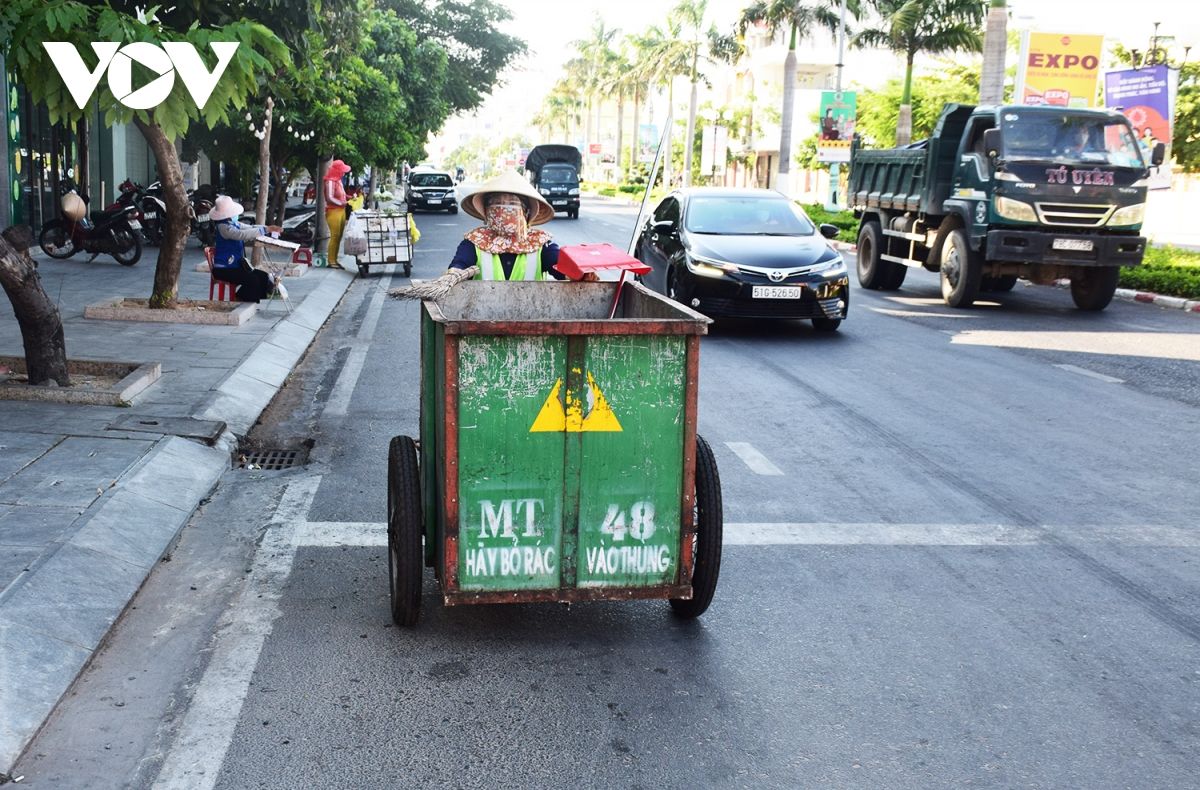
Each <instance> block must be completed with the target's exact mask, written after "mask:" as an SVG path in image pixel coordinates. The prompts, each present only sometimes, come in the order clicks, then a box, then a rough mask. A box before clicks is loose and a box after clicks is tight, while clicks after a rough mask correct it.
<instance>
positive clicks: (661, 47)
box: [641, 18, 690, 189]
mask: <svg viewBox="0 0 1200 790" xmlns="http://www.w3.org/2000/svg"><path fill="white" fill-rule="evenodd" d="M681 32H682V31H681V27H680V25H679V23H678V21H677V20H674V19H670V18H668V20H667V25H666V27H659V26H657V25H656V26H654V27H651V28H650V29H649V30H648V31H646V33H645V34H644V35H643V36H642V37H641V42H642V46H644V48H645V52H644V54H645V65H644V68H645V70H644V72H643V78H644V79H645V81H646V82H648V83H649V84H650V85H652V86H655V87H665V88H666V89H667V113H668V116H669V117H671V118H672V119H673V118H674V111H675V78H676V77H679V76H682V75H684V74H687V73H688V69H689V61H688V56H689V51H690V50H689V48H688V45H687V43H686V42H684V41H682V40H681V39H680V36H681ZM671 124H674V120H672V121H671ZM665 131H666V134H665V135H664V138H663V139H664V141H665V142H664V148H665V150H664V151H663V185H664V186H666V187H667V188H668V189H670V187H671V129H670V125H668V126H667V127H666V129H665Z"/></svg>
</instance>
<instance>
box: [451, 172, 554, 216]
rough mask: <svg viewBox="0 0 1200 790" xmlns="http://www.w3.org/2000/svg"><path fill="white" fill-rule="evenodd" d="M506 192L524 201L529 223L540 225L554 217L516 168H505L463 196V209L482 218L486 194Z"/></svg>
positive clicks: (541, 198) (542, 199)
mask: <svg viewBox="0 0 1200 790" xmlns="http://www.w3.org/2000/svg"><path fill="white" fill-rule="evenodd" d="M498 192H506V193H508V194H510V195H516V196H517V197H519V198H521V199H522V200H524V201H525V213H526V215H528V222H529V224H530V225H541V224H542V223H544V222H549V221H550V220H552V219H554V209H553V208H551V207H550V204H549V203H547V202H546V199H545V198H544V197H542V196H541V195H539V194H538V192H537V190H536V189H534V188H533V185H532V184H530V183H529V182H528V181H527V180H526V179H525V177H524V176H522V175H521V174H520V173H518V172H517V171H516V170H506V171H504V172H503V173H501V174H500V175H498V176H496V177H495V178H493V179H492V180H491V181H488V182H487V183H486V184H484V185H483V186H481V187H479V188H478V189H476V190H475V191H474V192H472V193H471V194H470V195H467V197H465V198H463V200H462V208H463V211H465V212H467V213H468V214H470V215H471V216H472V217H474V218H475V219H484V209H485V208H486V207H485V205H484V201H485V199H486V198H487V196H488V195H494V194H496V193H498Z"/></svg>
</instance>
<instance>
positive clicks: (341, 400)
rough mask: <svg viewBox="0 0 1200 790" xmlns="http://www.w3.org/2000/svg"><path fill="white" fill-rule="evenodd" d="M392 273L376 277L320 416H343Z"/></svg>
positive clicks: (355, 384) (359, 372)
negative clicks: (370, 295)
mask: <svg viewBox="0 0 1200 790" xmlns="http://www.w3.org/2000/svg"><path fill="white" fill-rule="evenodd" d="M392 274H393V273H392V272H388V273H387V274H385V275H384V276H383V279H381V280H380V281H379V285H378V286H376V289H375V295H374V296H373V297H371V305H370V306H369V307H368V308H367V314H366V316H365V317H364V318H363V322H362V326H360V327H359V328H358V333H357V334H356V335H355V337H354V341H355V342H354V347H353V348H351V349H350V354H349V356H347V357H346V364H344V365H342V372H341V373H339V374H338V377H337V381H336V382H334V385H333V389H332V390H331V391H330V393H329V400H328V401H326V403H325V409H324V411H323V412H322V416H323V417H325V418H329V417H345V416H346V411H347V410H348V409H349V408H350V396H351V395H353V394H354V388H355V386H357V384H358V377H359V376H360V375H361V374H362V369H363V365H364V364H365V363H366V361H367V352H368V351H369V350H370V348H371V338H372V337H374V335H375V326H376V324H378V323H379V313H380V312H381V311H382V310H383V303H384V301H385V300H386V299H387V292H388V286H390V285H391V284H392Z"/></svg>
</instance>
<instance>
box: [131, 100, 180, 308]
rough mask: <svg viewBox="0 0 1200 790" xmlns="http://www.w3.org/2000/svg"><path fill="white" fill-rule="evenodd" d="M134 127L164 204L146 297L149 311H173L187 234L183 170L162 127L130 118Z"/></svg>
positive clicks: (177, 293)
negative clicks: (164, 214) (155, 166)
mask: <svg viewBox="0 0 1200 790" xmlns="http://www.w3.org/2000/svg"><path fill="white" fill-rule="evenodd" d="M133 122H134V124H136V125H137V128H138V130H139V131H140V132H141V133H142V137H144V138H146V143H147V144H148V145H149V146H150V150H152V151H154V159H155V161H156V162H157V163H158V176H159V180H160V181H161V183H162V194H163V201H164V202H165V203H166V204H167V224H166V230H165V231H164V233H163V240H162V244H160V245H159V247H158V265H157V266H156V267H155V268H154V289H153V290H152V291H151V293H150V307H151V308H154V309H174V307H175V306H176V303H177V302H178V299H179V270H180V267H181V266H182V265H183V248H184V246H185V245H186V244H187V237H188V233H189V232H190V230H191V228H190V224H191V223H190V221H189V218H188V197H187V191H186V190H185V189H184V188H183V168H182V167H181V166H180V164H179V154H178V153H177V152H176V151H175V143H174V142H172V141H171V140H170V139H168V138H167V135H166V134H165V133H164V132H163V130H162V127H161V126H159V125H158V124H156V123H146V122H145V121H143V120H141V119H140V118H138V117H137V116H134V119H133Z"/></svg>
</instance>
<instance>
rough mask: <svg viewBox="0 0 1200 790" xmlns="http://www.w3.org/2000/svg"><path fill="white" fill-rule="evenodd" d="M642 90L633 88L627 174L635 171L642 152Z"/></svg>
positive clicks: (636, 87) (637, 87)
mask: <svg viewBox="0 0 1200 790" xmlns="http://www.w3.org/2000/svg"><path fill="white" fill-rule="evenodd" d="M641 100H642V89H641V87H640V86H636V85H635V86H634V88H633V134H632V135H630V137H631V138H632V139H631V140H630V143H629V172H630V173H632V172H634V170H636V169H637V163H638V154H640V153H641V151H642V119H641V118H640V117H639V116H640V114H641V109H642V108H641Z"/></svg>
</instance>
